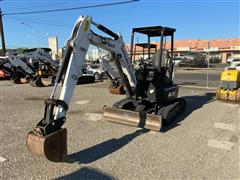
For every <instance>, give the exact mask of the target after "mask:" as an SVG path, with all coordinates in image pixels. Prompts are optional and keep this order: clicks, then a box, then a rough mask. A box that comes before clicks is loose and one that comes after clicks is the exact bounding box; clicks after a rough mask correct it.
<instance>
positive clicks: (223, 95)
mask: <svg viewBox="0 0 240 180" xmlns="http://www.w3.org/2000/svg"><path fill="white" fill-rule="evenodd" d="M216 96H217V99H219V100H226V101H235V102H240V70H239V69H237V68H235V67H228V68H226V69H225V70H224V71H223V72H222V74H221V85H220V87H218V88H217V93H216Z"/></svg>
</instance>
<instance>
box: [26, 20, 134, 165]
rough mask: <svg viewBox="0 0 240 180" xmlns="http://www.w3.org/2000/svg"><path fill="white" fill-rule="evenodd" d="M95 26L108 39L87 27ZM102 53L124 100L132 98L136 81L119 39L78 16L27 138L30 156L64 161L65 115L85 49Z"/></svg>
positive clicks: (123, 46) (120, 38)
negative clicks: (109, 62) (105, 53)
mask: <svg viewBox="0 0 240 180" xmlns="http://www.w3.org/2000/svg"><path fill="white" fill-rule="evenodd" d="M91 25H93V26H95V27H96V28H97V29H99V30H101V31H103V32H104V33H105V34H107V35H109V36H110V37H103V36H101V35H98V34H96V33H94V32H93V31H92V30H91V29H90V27H91ZM90 44H92V45H95V46H97V47H99V48H102V49H105V50H106V51H108V52H109V53H111V56H112V57H113V59H114V62H115V64H116V67H117V70H118V72H119V76H120V78H121V82H122V83H123V85H124V88H125V91H126V96H127V98H132V96H133V94H134V93H135V92H134V91H135V88H136V83H137V81H136V78H135V75H134V70H133V68H132V65H131V61H130V60H129V58H128V55H127V51H126V49H125V44H124V42H123V39H122V36H121V35H120V34H116V33H114V32H112V31H111V30H109V29H107V28H106V27H104V26H103V25H101V24H98V23H96V22H94V21H93V20H92V18H91V17H89V16H80V17H79V18H78V20H77V22H76V23H75V26H74V28H73V30H72V33H71V36H70V38H69V40H68V41H67V45H66V47H67V48H66V54H65V57H64V59H63V61H62V63H61V66H60V68H59V70H58V74H57V77H56V80H55V84H54V87H53V89H52V92H51V95H50V98H49V99H47V100H46V101H45V112H44V117H43V119H42V120H41V121H40V122H39V123H38V124H37V126H36V128H35V129H34V130H33V131H31V132H30V133H29V134H28V138H27V147H28V150H29V151H30V152H31V153H32V154H36V155H39V156H45V157H46V158H47V159H49V160H51V161H62V160H63V159H65V157H66V152H67V150H66V133H67V131H66V129H65V128H62V125H63V124H64V122H65V121H66V112H67V110H68V105H69V103H70V101H71V98H72V95H73V92H74V89H75V86H76V84H77V80H78V78H79V77H80V76H81V75H82V73H83V72H82V69H83V66H84V64H85V56H86V54H87V50H88V48H89V45H90ZM63 76H64V83H63V86H62V89H61V93H60V97H59V98H58V99H56V98H55V92H56V89H57V87H58V83H59V82H60V81H61V79H63Z"/></svg>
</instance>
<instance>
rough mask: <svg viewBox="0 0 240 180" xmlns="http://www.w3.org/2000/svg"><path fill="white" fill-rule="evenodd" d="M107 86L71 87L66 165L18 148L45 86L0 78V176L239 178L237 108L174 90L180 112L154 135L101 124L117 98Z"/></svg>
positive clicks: (37, 114) (201, 93)
mask: <svg viewBox="0 0 240 180" xmlns="http://www.w3.org/2000/svg"><path fill="white" fill-rule="evenodd" d="M108 86H109V83H108V82H101V83H94V84H87V85H78V86H77V88H76V90H75V93H74V97H73V99H72V101H71V104H70V109H69V111H68V114H67V122H66V123H65V125H64V126H65V127H67V129H68V154H69V159H71V162H64V163H53V162H49V161H47V160H44V159H42V158H38V157H33V156H32V155H31V154H29V152H28V151H27V148H26V135H27V132H28V131H30V130H32V129H33V127H34V126H35V125H36V123H37V122H38V121H39V120H40V119H41V118H42V117H43V112H44V103H43V101H44V99H46V98H48V97H49V94H50V90H51V87H45V88H34V87H31V86H30V85H29V84H21V85H15V84H10V83H9V82H8V81H0V88H1V91H0V92H1V94H0V95H1V99H0V101H1V109H0V111H1V119H0V125H1V129H0V137H1V143H0V145H1V146H0V150H1V151H0V166H1V167H0V179H20V180H22V179H239V177H240V173H239V166H240V164H239V121H240V119H239V118H240V105H239V104H230V103H224V102H219V101H215V100H214V96H215V94H214V92H210V91H206V90H196V89H194V90H193V89H181V88H180V92H179V96H181V97H183V98H185V99H186V101H187V107H186V111H185V112H184V114H182V115H181V116H179V117H178V118H177V119H176V121H175V123H173V124H172V125H171V126H169V127H168V128H165V129H163V130H162V131H161V132H154V131H147V130H143V129H140V128H136V127H130V126H125V125H119V124H114V123H109V122H103V121H101V113H102V108H103V105H107V106H111V105H112V103H113V102H115V101H117V100H119V99H121V98H123V96H117V95H111V94H109V93H108ZM57 94H59V91H58V93H57Z"/></svg>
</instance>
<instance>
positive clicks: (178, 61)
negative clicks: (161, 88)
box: [173, 56, 184, 66]
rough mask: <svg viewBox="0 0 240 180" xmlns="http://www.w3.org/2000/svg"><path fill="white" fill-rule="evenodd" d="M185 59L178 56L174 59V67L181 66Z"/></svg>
mask: <svg viewBox="0 0 240 180" xmlns="http://www.w3.org/2000/svg"><path fill="white" fill-rule="evenodd" d="M183 59H184V57H183V56H176V57H174V59H173V62H174V66H179V63H180V62H181V61H182V60H183Z"/></svg>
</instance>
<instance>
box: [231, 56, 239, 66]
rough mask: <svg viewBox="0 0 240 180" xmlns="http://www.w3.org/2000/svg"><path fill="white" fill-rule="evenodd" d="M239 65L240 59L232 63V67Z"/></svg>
mask: <svg viewBox="0 0 240 180" xmlns="http://www.w3.org/2000/svg"><path fill="white" fill-rule="evenodd" d="M239 63H240V58H237V59H233V60H232V62H231V66H235V65H237V64H239Z"/></svg>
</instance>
